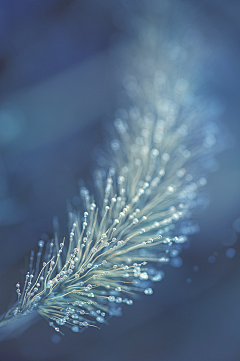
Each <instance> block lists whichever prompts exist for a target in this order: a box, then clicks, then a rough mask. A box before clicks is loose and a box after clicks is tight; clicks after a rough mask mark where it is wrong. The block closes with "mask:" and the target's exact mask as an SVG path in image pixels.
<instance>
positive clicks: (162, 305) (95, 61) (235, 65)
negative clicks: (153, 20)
mask: <svg viewBox="0 0 240 361" xmlns="http://www.w3.org/2000/svg"><path fill="white" fill-rule="evenodd" d="M159 1H161V0H159ZM169 2H170V3H172V4H173V6H174V3H175V1H173V0H169ZM178 2H180V1H178ZM137 3H138V2H137V1H133V0H128V1H127V0H122V1H120V0H101V1H100V0H36V1H32V0H22V1H19V0H2V1H0V314H1V313H3V312H4V311H5V310H6V309H7V307H8V305H9V303H10V301H11V299H13V300H14V298H15V294H16V292H15V284H16V283H17V282H18V281H21V277H22V276H21V269H23V270H24V269H25V266H26V265H27V264H28V259H27V258H26V257H25V256H26V255H29V253H30V250H31V249H32V248H34V249H36V244H37V241H38V240H39V239H40V238H41V237H42V234H43V232H44V233H45V235H43V237H47V235H49V236H51V234H52V219H53V217H54V216H56V215H57V216H58V217H59V219H60V223H61V229H62V232H63V234H64V233H66V226H65V224H66V219H67V217H66V209H67V206H66V200H72V201H73V203H74V202H75V204H77V203H78V202H79V199H78V197H77V196H76V195H77V194H78V184H77V182H78V180H79V178H83V179H84V180H85V181H87V182H88V180H90V179H91V164H92V159H91V153H92V151H93V149H94V146H95V145H96V144H98V143H100V142H101V141H102V133H101V124H100V123H101V120H102V119H103V118H104V117H105V116H106V115H107V114H112V112H113V110H114V108H115V107H116V94H117V91H118V89H119V83H118V81H117V79H116V77H115V68H116V64H113V62H112V60H111V58H110V57H109V50H110V49H111V46H112V44H113V42H114V41H115V39H116V34H117V32H118V30H117V28H118V26H119V21H120V23H121V16H122V11H126V9H128V7H129V6H130V7H132V8H134V6H137ZM183 5H184V7H185V8H184V9H185V12H184V14H185V15H184V22H186V23H188V21H190V18H191V17H192V16H194V17H195V20H196V26H197V27H198V29H200V30H201V31H202V33H203V36H204V37H205V40H206V43H207V44H208V46H209V48H210V49H211V50H212V52H213V53H214V54H215V62H214V64H211V65H209V73H211V70H212V68H214V70H215V74H216V76H215V77H214V78H213V79H212V78H211V84H212V87H213V90H214V91H215V92H216V93H217V94H218V96H219V98H220V99H221V101H222V102H223V103H224V107H225V109H226V110H225V112H224V113H223V115H222V119H223V121H224V122H225V123H226V124H227V126H228V128H229V129H230V132H231V133H232V134H233V139H232V140H231V142H232V143H233V147H230V148H229V149H228V150H226V151H225V152H224V153H222V154H221V155H219V156H218V162H219V165H220V168H219V170H218V172H217V173H213V174H211V175H210V176H209V183H208V192H209V194H210V195H211V203H210V206H209V207H208V209H207V210H205V211H204V212H203V213H199V214H197V215H196V218H197V220H198V222H199V224H200V227H201V232H200V233H199V234H197V235H194V236H192V244H191V247H190V248H188V249H186V250H184V252H183V253H182V258H183V261H184V264H183V266H182V267H181V268H178V269H176V268H174V267H171V266H167V267H165V273H166V276H165V278H164V279H163V281H161V282H160V283H158V284H156V287H155V292H154V294H153V296H151V297H149V298H148V297H147V296H145V297H143V299H142V300H141V301H139V302H135V304H134V306H132V307H129V306H126V307H125V308H124V310H123V316H122V317H121V318H113V319H111V320H110V325H109V326H103V328H102V330H101V331H98V330H92V329H89V330H87V331H85V332H83V333H82V334H80V335H76V334H73V333H72V332H71V331H70V330H68V329H66V328H65V330H63V331H64V332H65V333H66V335H65V337H62V336H60V335H58V334H56V333H54V331H53V329H52V328H50V327H49V326H48V324H47V322H46V321H44V320H41V321H40V322H39V323H37V324H35V325H34V326H32V327H31V328H29V329H28V330H27V331H26V332H24V333H23V334H22V335H20V336H19V337H17V338H16V339H12V340H7V341H3V342H2V343H0V361H12V360H13V361H23V360H26V361H41V360H46V361H48V360H49V361H52V360H58V361H65V360H68V361H75V360H78V361H93V360H94V361H95V360H97V361H113V360H114V361H120V360H121V361H122V360H126V361H135V360H138V361H145V360H148V361H203V360H204V361H239V360H240V308H239V304H240V262H239V261H240V220H237V219H238V218H239V217H240V144H239V136H240V120H239V114H240V102H239V95H240V91H239V90H240V89H239V84H240V67H239V59H240V38H239V34H240V2H239V1H236V0H235V1H234V0H205V1H202V0H199V1H198V2H196V1H194V0H192V1H191V0H185V1H183ZM191 20H192V19H191ZM121 25H122V23H121ZM209 30H210V31H209ZM236 220H237V221H236ZM234 221H235V222H234ZM229 247H230V248H233V249H235V250H236V255H235V256H234V253H233V252H234V251H231V250H230V251H229V250H228V249H229ZM24 257H25V258H24ZM194 266H195V267H194ZM196 266H198V268H197V267H196Z"/></svg>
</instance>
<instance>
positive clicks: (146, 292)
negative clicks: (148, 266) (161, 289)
mask: <svg viewBox="0 0 240 361" xmlns="http://www.w3.org/2000/svg"><path fill="white" fill-rule="evenodd" d="M144 293H145V295H151V294H153V290H152V288H145V290H144Z"/></svg>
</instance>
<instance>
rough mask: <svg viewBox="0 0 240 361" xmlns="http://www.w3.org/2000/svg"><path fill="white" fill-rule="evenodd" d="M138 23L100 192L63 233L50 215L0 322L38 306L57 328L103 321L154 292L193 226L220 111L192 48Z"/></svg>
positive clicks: (85, 197) (86, 197)
mask: <svg viewBox="0 0 240 361" xmlns="http://www.w3.org/2000/svg"><path fill="white" fill-rule="evenodd" d="M136 26H138V27H139V25H136ZM139 28H140V30H139V29H138V34H139V36H138V40H136V39H134V40H133V41H132V42H130V43H128V44H127V45H125V46H126V48H125V50H123V46H122V45H121V46H120V49H121V53H124V56H125V63H126V64H127V65H126V66H125V67H124V74H123V91H122V92H121V94H120V96H119V104H120V107H119V108H118V109H117V110H116V112H115V119H114V122H113V123H114V126H115V129H116V130H115V133H114V131H111V134H113V133H114V134H115V135H114V136H113V138H111V140H110V142H109V143H110V146H109V147H108V149H107V150H106V151H104V152H103V153H102V154H101V155H100V156H99V158H98V159H97V162H98V164H99V166H98V167H97V169H96V171H95V173H94V184H95V188H96V191H95V195H94V196H93V195H90V194H89V191H88V190H87V189H86V188H84V187H83V188H81V189H80V195H81V197H82V204H83V212H82V213H81V214H79V212H78V211H74V210H73V211H71V212H69V214H68V217H69V224H70V234H69V236H67V237H66V239H63V240H61V241H59V236H58V227H59V226H58V223H57V220H54V238H53V239H52V240H51V241H49V242H47V243H45V242H44V241H43V240H40V241H39V242H38V246H39V251H38V253H37V256H36V258H35V259H34V257H33V254H32V255H31V262H30V268H29V272H27V274H26V278H25V281H24V283H23V284H20V283H17V284H16V292H17V296H18V300H17V302H16V303H15V304H14V306H13V307H12V308H11V309H10V310H9V311H8V312H7V313H6V314H5V316H4V317H3V318H2V320H1V321H0V326H1V325H4V324H8V323H9V322H11V321H12V320H14V319H17V318H22V317H24V316H26V315H28V314H30V313H32V312H34V311H36V312H37V313H39V314H40V315H41V316H43V317H44V318H45V319H46V320H47V321H48V322H49V325H50V326H51V327H53V328H54V329H55V330H56V331H57V332H62V333H63V332H64V327H63V326H67V327H69V328H71V329H72V331H73V332H80V331H81V330H83V329H84V328H86V327H90V326H91V327H99V326H100V325H102V324H104V323H106V322H107V319H108V317H109V316H112V315H113V316H114V315H116V316H119V315H121V312H122V307H121V306H122V305H123V304H126V305H132V304H133V300H134V299H135V298H136V297H137V295H138V294H141V293H142V294H146V295H150V294H152V293H153V289H152V284H153V283H154V282H156V281H160V280H161V279H162V278H163V276H164V272H163V270H162V266H163V265H164V264H167V263H169V262H170V259H171V257H173V256H174V255H176V254H177V253H179V251H180V250H181V244H182V243H184V242H186V241H187V237H188V235H189V234H192V233H194V232H196V231H197V226H196V225H195V224H194V223H191V221H190V218H191V215H192V211H193V210H194V209H196V208H198V207H199V206H201V205H202V202H203V200H202V198H201V190H202V188H203V187H204V186H205V185H206V183H207V181H206V173H207V171H208V170H209V169H211V168H214V166H215V163H214V154H215V153H216V151H217V150H218V149H219V147H220V148H221V144H222V143H221V141H220V143H218V141H217V140H218V137H219V128H218V125H217V123H216V122H215V121H214V116H215V115H214V108H213V107H212V106H211V104H210V101H208V99H207V98H203V97H202V96H200V95H199V94H198V90H197V89H198V88H197V85H198V84H196V78H197V77H194V72H193V71H192V69H193V68H194V64H195V63H194V61H193V60H192V58H191V56H189V51H190V49H189V48H190V45H188V44H187V43H186V41H185V46H186V48H184V46H183V45H182V44H181V43H171V42H169V43H167V41H166V39H165V40H164V41H163V40H162V34H160V35H159V29H158V27H157V26H156V25H155V24H154V23H151V24H150V25H149V26H148V27H147V26H146V25H145V27H139ZM188 47H189V48H188ZM198 51H199V50H198ZM192 57H193V58H194V51H193V55H192ZM197 75H198V74H197ZM109 127H111V126H110V125H109ZM219 144H220V146H218V145H219ZM105 164H106V166H105ZM102 165H104V167H102ZM94 199H96V201H95V200H94ZM172 251H174V252H172ZM149 265H150V266H151V267H150V268H149Z"/></svg>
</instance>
